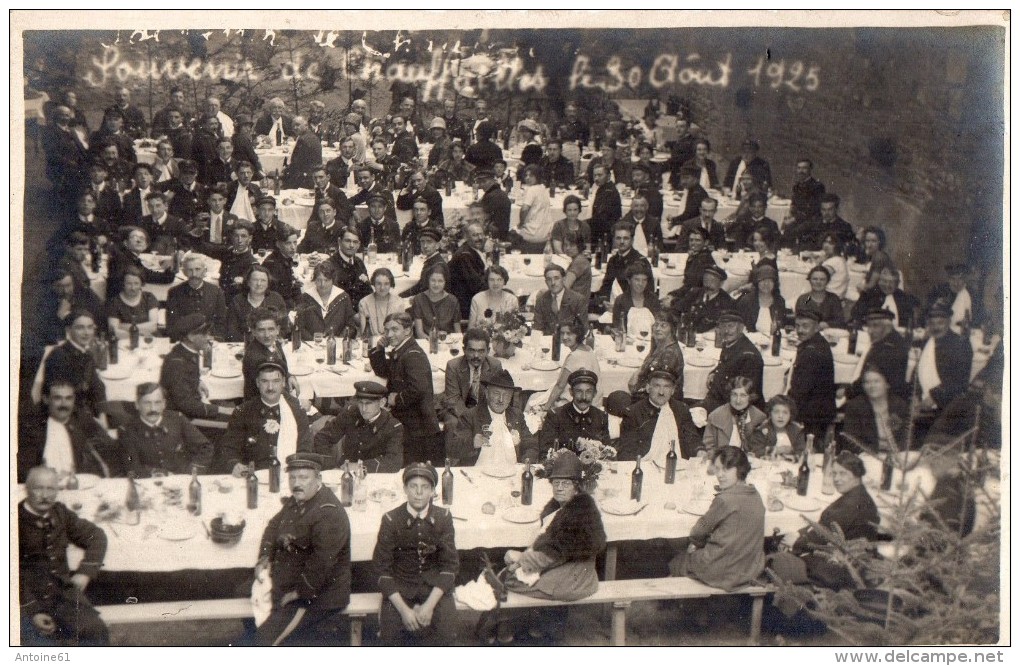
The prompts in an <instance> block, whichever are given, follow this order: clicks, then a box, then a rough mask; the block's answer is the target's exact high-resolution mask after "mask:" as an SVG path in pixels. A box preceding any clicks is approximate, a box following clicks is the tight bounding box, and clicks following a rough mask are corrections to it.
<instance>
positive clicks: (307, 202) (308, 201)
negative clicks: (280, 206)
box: [294, 197, 315, 206]
mask: <svg viewBox="0 0 1020 666" xmlns="http://www.w3.org/2000/svg"><path fill="white" fill-rule="evenodd" d="M294 203H297V204H301V205H302V206H314V205H315V197H297V198H296V199H294Z"/></svg>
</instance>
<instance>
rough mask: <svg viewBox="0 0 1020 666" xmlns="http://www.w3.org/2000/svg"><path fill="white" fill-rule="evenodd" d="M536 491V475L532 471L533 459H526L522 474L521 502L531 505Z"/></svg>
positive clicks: (524, 504)
mask: <svg viewBox="0 0 1020 666" xmlns="http://www.w3.org/2000/svg"><path fill="white" fill-rule="evenodd" d="M534 492H535V475H534V474H532V473H531V459H530V458H525V459H524V473H523V474H521V504H522V505H523V506H531V499H532V497H533V495H534Z"/></svg>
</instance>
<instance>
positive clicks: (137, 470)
mask: <svg viewBox="0 0 1020 666" xmlns="http://www.w3.org/2000/svg"><path fill="white" fill-rule="evenodd" d="M135 394H136V395H137V399H136V400H135V407H136V408H137V409H138V414H137V415H136V416H135V417H133V418H132V419H131V420H130V421H128V422H127V423H125V424H124V425H122V426H121V427H120V428H119V429H118V435H117V441H119V442H120V443H121V447H122V448H123V456H124V462H123V464H124V468H125V469H126V470H127V471H129V472H134V474H135V476H137V477H139V478H146V477H148V476H150V475H151V474H152V471H153V470H154V469H160V470H166V471H168V472H170V473H172V474H189V473H190V472H191V469H192V466H193V465H199V466H201V468H202V469H203V470H205V471H207V472H209V471H212V470H211V465H212V457H213V448H212V445H211V444H210V443H209V440H208V439H206V437H205V435H203V434H202V433H201V432H199V430H198V428H196V427H195V426H194V425H192V424H191V421H189V420H188V419H187V418H186V417H184V416H183V415H182V414H181V413H180V412H176V411H174V410H172V409H167V408H166V389H164V388H163V387H162V386H160V385H159V384H157V383H155V382H145V383H143V384H139V385H138V388H137V389H136V390H135Z"/></svg>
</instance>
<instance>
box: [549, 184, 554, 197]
mask: <svg viewBox="0 0 1020 666" xmlns="http://www.w3.org/2000/svg"><path fill="white" fill-rule="evenodd" d="M555 196H556V183H549V198H550V199H552V198H553V197H555Z"/></svg>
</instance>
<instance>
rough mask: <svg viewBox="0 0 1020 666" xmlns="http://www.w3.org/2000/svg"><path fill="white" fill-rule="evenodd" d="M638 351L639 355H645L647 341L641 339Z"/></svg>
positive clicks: (638, 343)
mask: <svg viewBox="0 0 1020 666" xmlns="http://www.w3.org/2000/svg"><path fill="white" fill-rule="evenodd" d="M636 349H637V351H638V353H639V354H643V353H644V351H645V341H644V340H641V339H639V340H638V341H637V347H636Z"/></svg>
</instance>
